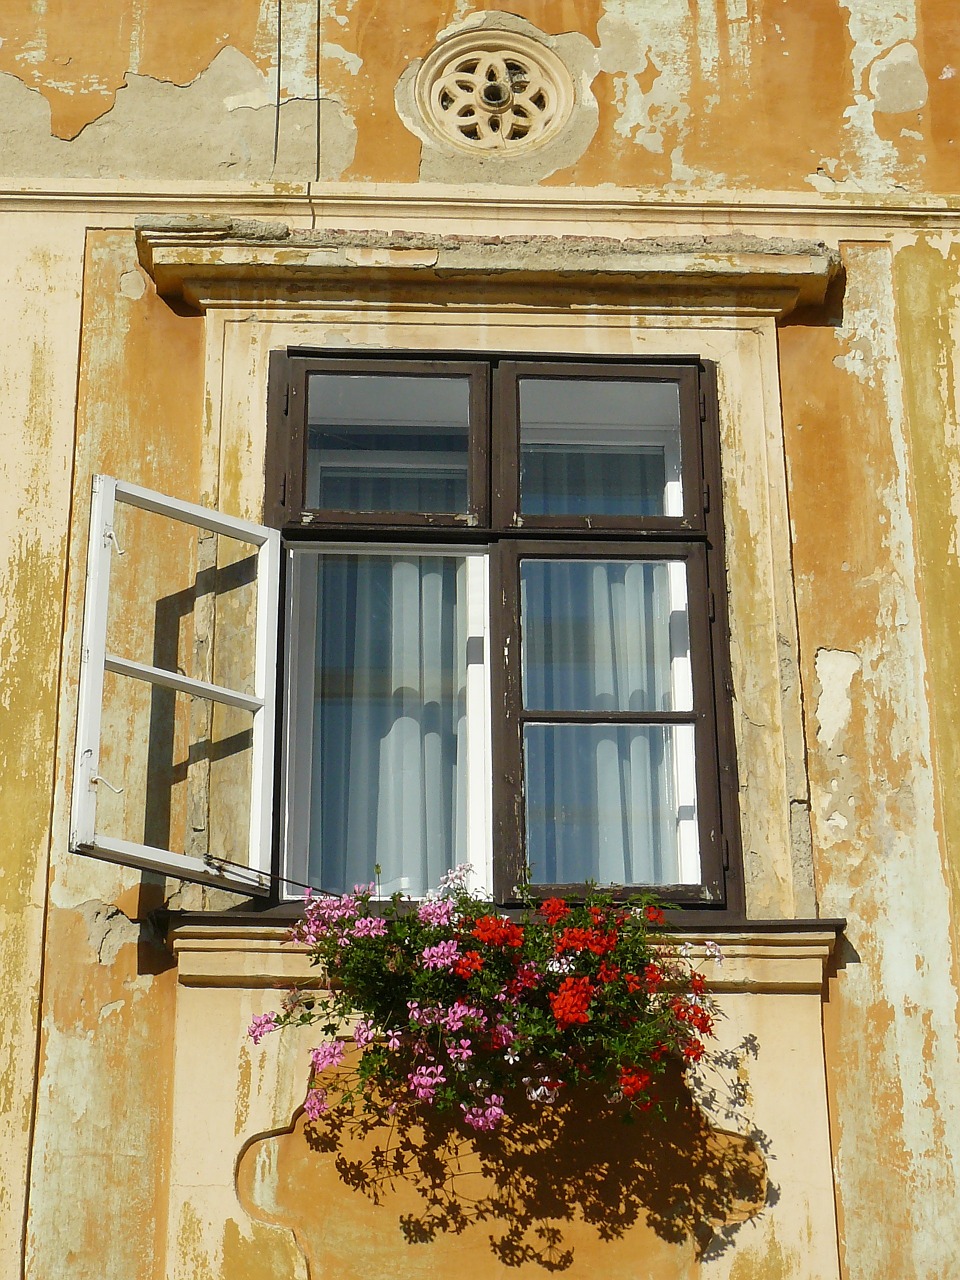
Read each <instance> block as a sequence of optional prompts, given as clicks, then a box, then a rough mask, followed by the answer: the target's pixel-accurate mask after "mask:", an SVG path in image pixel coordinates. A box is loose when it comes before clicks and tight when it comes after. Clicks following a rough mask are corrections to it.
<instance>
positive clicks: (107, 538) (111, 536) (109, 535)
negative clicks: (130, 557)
mask: <svg viewBox="0 0 960 1280" xmlns="http://www.w3.org/2000/svg"><path fill="white" fill-rule="evenodd" d="M108 542H112V543H113V548H114V550H115V551H116V553H117V555H118V556H125V555H126V554H127V553H126V552H125V551H124V549H123V547H121V545H120V540H119V539H118V538H117V534H116V531H115V530H114V529H104V531H103V543H104V546H106V545H107V543H108Z"/></svg>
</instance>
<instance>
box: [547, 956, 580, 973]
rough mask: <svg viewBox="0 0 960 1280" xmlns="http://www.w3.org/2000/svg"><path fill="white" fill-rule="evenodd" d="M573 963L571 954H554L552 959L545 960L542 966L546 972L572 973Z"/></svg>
mask: <svg viewBox="0 0 960 1280" xmlns="http://www.w3.org/2000/svg"><path fill="white" fill-rule="evenodd" d="M573 965H574V961H573V956H555V957H554V959H553V960H548V961H547V963H546V964H545V965H544V968H545V969H546V971H547V973H572V972H573Z"/></svg>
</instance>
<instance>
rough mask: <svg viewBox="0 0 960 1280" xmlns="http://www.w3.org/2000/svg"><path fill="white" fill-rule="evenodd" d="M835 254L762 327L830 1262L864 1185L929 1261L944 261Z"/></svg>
mask: <svg viewBox="0 0 960 1280" xmlns="http://www.w3.org/2000/svg"><path fill="white" fill-rule="evenodd" d="M844 257H845V263H846V266H847V287H846V295H845V298H844V310H843V322H842V324H840V325H839V326H838V327H837V329H836V330H835V331H831V330H830V329H826V328H824V329H815V328H801V327H797V328H793V327H787V328H786V329H785V330H784V331H783V333H782V350H783V372H784V377H783V386H784V427H785V432H786V439H787V456H788V460H789V464H790V475H791V510H792V516H793V520H794V526H795V543H794V546H795V562H794V564H795V570H796V583H797V604H798V616H799V623H800V642H801V653H802V655H803V665H804V687H805V689H806V690H807V698H806V711H807V741H808V744H809V753H810V754H809V760H810V778H811V794H812V819H813V836H814V848H815V850H816V867H817V874H818V889H819V900H820V909H821V911H823V912H824V913H827V914H837V915H844V916H846V917H847V920H848V926H847V931H846V939H847V951H846V959H845V962H844V960H843V959H841V965H842V967H841V970H840V972H839V974H838V975H837V978H836V979H835V981H834V982H833V983H832V984H831V994H830V1000H829V1003H828V1005H827V1023H826V1033H827V1052H828V1059H829V1063H830V1080H831V1089H832V1097H833V1117H834V1127H835V1136H836V1160H837V1171H838V1178H839V1190H840V1194H839V1208H840V1214H841V1227H842V1231H841V1238H842V1241H843V1246H844V1251H845V1259H846V1263H847V1267H848V1271H849V1274H850V1275H851V1276H857V1275H861V1274H862V1275H866V1274H867V1271H868V1270H870V1269H871V1268H872V1269H874V1270H875V1269H876V1267H877V1265H878V1263H877V1261H876V1259H875V1258H874V1259H873V1260H872V1261H870V1262H869V1263H865V1262H864V1259H865V1258H866V1257H867V1256H868V1255H869V1253H870V1251H871V1249H872V1248H873V1247H875V1241H876V1239H877V1224H876V1222H875V1221H872V1220H871V1216H870V1215H869V1214H865V1213H864V1212H863V1206H864V1205H878V1204H880V1203H883V1204H884V1205H885V1207H884V1210H883V1216H884V1229H883V1234H884V1239H885V1241H886V1243H885V1253H886V1255H887V1258H888V1259H889V1262H888V1264H886V1265H889V1268H890V1270H889V1274H890V1275H905V1276H906V1275H909V1276H931V1277H932V1276H938V1275H947V1274H949V1273H950V1271H951V1268H952V1267H953V1266H954V1265H955V1262H956V1258H957V1256H958V1251H960V1242H958V1240H957V1238H956V1237H955V1235H954V1232H953V1228H952V1225H946V1222H947V1220H949V1221H950V1222H951V1223H952V1222H953V1217H952V1216H951V1215H950V1214H949V1213H947V1211H946V1205H948V1204H952V1203H954V1202H955V1198H956V1194H957V1191H956V1186H955V1182H954V1169H955V1160H956V1152H957V1150H958V1143H960V1112H958V1108H957V1105H956V1099H957V1097H958V1089H960V1063H958V1056H957V1021H958V1003H957V970H956V959H955V957H956V952H955V950H954V949H952V942H951V939H952V937H953V936H954V932H955V928H956V923H955V917H954V918H952V917H951V903H952V901H953V902H955V898H953V894H954V893H955V884H956V876H957V866H956V859H957V847H958V846H957V838H958V835H960V831H958V829H957V826H956V814H955V811H954V806H955V801H954V800H953V798H952V795H951V792H952V789H953V788H952V778H953V777H954V776H955V775H954V774H953V772H952V768H953V752H954V751H955V747H954V744H953V737H954V735H955V732H956V729H955V722H954V720H953V714H954V712H953V709H952V704H953V702H954V701H955V698H956V692H955V689H956V677H955V675H954V674H953V672H952V671H950V670H946V669H945V667H946V665H947V664H948V663H949V658H948V656H947V655H948V652H949V648H948V647H945V646H949V645H950V644H951V639H950V638H949V637H948V635H947V628H948V627H949V626H950V623H948V621H947V619H948V618H950V617H951V616H952V615H953V613H954V611H955V610H956V605H957V597H956V595H955V594H954V593H953V592H951V590H950V587H949V575H950V574H951V572H952V573H953V574H955V573H956V552H955V549H954V538H955V518H954V517H952V516H951V517H949V519H950V521H951V528H950V530H949V531H948V529H947V527H946V519H945V512H946V511H949V510H950V503H951V501H955V499H954V498H952V496H951V493H952V489H951V472H952V471H953V469H954V468H955V466H956V461H955V458H956V454H955V449H954V450H953V451H951V450H950V448H949V445H948V440H947V439H946V438H945V435H944V433H945V432H949V431H950V424H951V422H955V420H956V417H955V415H956V404H955V401H954V399H953V374H952V369H951V364H952V360H953V358H954V357H953V355H952V354H951V355H950V357H949V359H945V358H944V357H945V354H946V353H945V351H944V347H943V340H942V337H940V338H939V339H938V337H937V335H938V334H942V332H943V330H942V326H943V325H949V315H950V307H949V303H948V301H947V300H948V297H949V294H950V291H951V290H952V289H955V288H956V276H955V272H956V268H955V266H953V267H951V259H950V253H949V251H945V250H944V246H943V245H942V244H939V243H938V242H937V241H935V240H933V241H931V240H927V239H925V238H923V237H921V238H920V239H919V240H918V242H917V243H916V244H910V245H908V246H905V247H898V249H894V248H892V247H891V246H889V245H885V244H884V245H878V244H864V243H859V244H855V243H851V244H848V245H846V246H845V251H844ZM934 263H935V264H936V265H934ZM931 289H937V290H938V291H940V295H939V296H940V298H941V299H942V302H940V303H938V305H937V307H936V309H935V310H934V311H933V312H932V313H928V312H927V310H926V308H925V306H924V303H925V302H928V301H929V300H930V290H931ZM928 325H933V326H934V333H933V334H931V335H928V337H927V339H926V340H925V339H924V338H923V337H922V336H921V335H923V333H924V329H925V328H926V326H928ZM941 413H942V415H943V416H942V417H940V416H938V419H937V425H936V427H935V428H934V427H933V426H932V422H931V418H932V416H933V415H935V414H936V415H939V414H941ZM934 458H935V459H936V462H935V463H934ZM952 483H953V484H954V485H955V483H956V481H955V479H953V480H952ZM838 600H842V602H843V606H842V608H837V607H836V602H837V601H838ZM953 625H954V627H955V621H954V623H953ZM955 635H956V631H955V630H954V631H953V636H955ZM952 643H953V644H954V645H955V640H953V641H952ZM928 654H929V659H928V657H927V655H928ZM865 1081H869V1082H870V1083H869V1102H868V1103H867V1104H866V1105H865V1104H864V1096H863V1089H864V1082H865ZM866 1152H878V1153H882V1159H881V1160H879V1161H874V1160H871V1159H866V1158H864V1155H865V1153H866ZM936 1205H939V1206H940V1207H939V1208H936V1207H934V1206H936ZM937 1223H939V1224H940V1225H939V1226H937V1225H936V1224H937Z"/></svg>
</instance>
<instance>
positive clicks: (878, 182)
mask: <svg viewBox="0 0 960 1280" xmlns="http://www.w3.org/2000/svg"><path fill="white" fill-rule="evenodd" d="M841 8H843V9H846V10H847V11H848V14H849V17H848V19H847V27H848V30H849V33H850V38H851V40H852V41H853V50H852V52H851V55H850V56H851V71H852V81H853V102H852V103H851V104H850V105H849V106H848V107H847V109H846V110H845V112H844V119H845V121H846V124H845V125H844V133H845V134H846V136H847V139H848V142H849V146H848V148H847V149H846V150H845V151H844V154H843V155H842V156H840V157H825V158H824V159H823V160H822V161H821V164H820V167H819V168H818V170H817V172H816V173H813V174H809V175H808V176H807V181H808V182H809V183H810V184H811V186H813V187H815V188H816V189H817V190H818V191H830V190H836V189H846V190H854V191H859V190H879V191H884V190H893V189H896V188H898V187H900V186H902V185H903V183H904V181H905V179H906V178H907V177H910V176H912V174H911V170H912V169H914V168H915V167H916V165H917V164H919V163H921V162H922V157H920V158H919V159H917V160H911V161H907V160H905V159H904V158H903V157H901V154H900V151H899V149H898V147H897V146H896V145H895V144H894V143H892V142H890V141H888V140H887V139H886V138H883V137H881V136H880V133H879V132H878V130H877V124H876V121H875V119H874V116H875V113H877V112H880V113H888V112H904V111H916V110H918V109H919V108H920V107H921V106H922V105H923V104H924V103H925V102H926V94H927V81H926V77H925V76H924V73H923V70H922V69H921V67H920V63H919V57H918V55H917V51H916V49H915V48H914V46H913V45H912V43H910V42H911V41H913V40H914V39H915V38H916V35H917V14H916V3H915V0H902V2H901V3H900V4H898V5H896V6H894V5H891V4H888V3H886V2H885V0H841Z"/></svg>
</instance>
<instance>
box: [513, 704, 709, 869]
mask: <svg viewBox="0 0 960 1280" xmlns="http://www.w3.org/2000/svg"><path fill="white" fill-rule="evenodd" d="M523 746H524V776H525V799H526V833H527V861H528V863H529V866H530V875H531V880H532V882H533V883H534V884H582V883H584V882H585V881H587V880H594V881H597V882H598V883H599V884H626V885H666V884H693V883H696V882H698V881H699V879H700V859H699V852H698V836H697V814H696V777H695V773H694V730H693V726H692V725H686V724H684V725H623V724H620V725H610V724H526V725H524V731H523Z"/></svg>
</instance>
